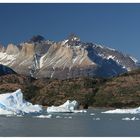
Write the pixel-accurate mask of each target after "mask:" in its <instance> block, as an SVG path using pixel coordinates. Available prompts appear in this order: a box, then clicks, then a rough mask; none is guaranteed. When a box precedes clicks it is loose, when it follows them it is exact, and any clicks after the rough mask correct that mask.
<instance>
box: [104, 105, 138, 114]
mask: <svg viewBox="0 0 140 140" xmlns="http://www.w3.org/2000/svg"><path fill="white" fill-rule="evenodd" d="M102 113H111V114H138V113H140V107H138V108H133V109H115V110H109V111H105V112H102Z"/></svg>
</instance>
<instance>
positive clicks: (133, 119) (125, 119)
mask: <svg viewBox="0 0 140 140" xmlns="http://www.w3.org/2000/svg"><path fill="white" fill-rule="evenodd" d="M122 120H124V121H135V120H139V118H136V117H133V118H128V117H126V118H122Z"/></svg>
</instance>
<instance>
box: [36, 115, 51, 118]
mask: <svg viewBox="0 0 140 140" xmlns="http://www.w3.org/2000/svg"><path fill="white" fill-rule="evenodd" d="M36 118H52V115H51V114H49V115H39V116H36Z"/></svg>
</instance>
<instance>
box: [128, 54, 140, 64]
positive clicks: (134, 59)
mask: <svg viewBox="0 0 140 140" xmlns="http://www.w3.org/2000/svg"><path fill="white" fill-rule="evenodd" d="M129 57H130V58H131V59H132V61H134V62H135V63H137V62H138V60H137V59H136V58H134V57H133V56H129Z"/></svg>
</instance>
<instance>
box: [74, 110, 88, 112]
mask: <svg viewBox="0 0 140 140" xmlns="http://www.w3.org/2000/svg"><path fill="white" fill-rule="evenodd" d="M73 112H74V113H86V112H87V111H86V110H73Z"/></svg>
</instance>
